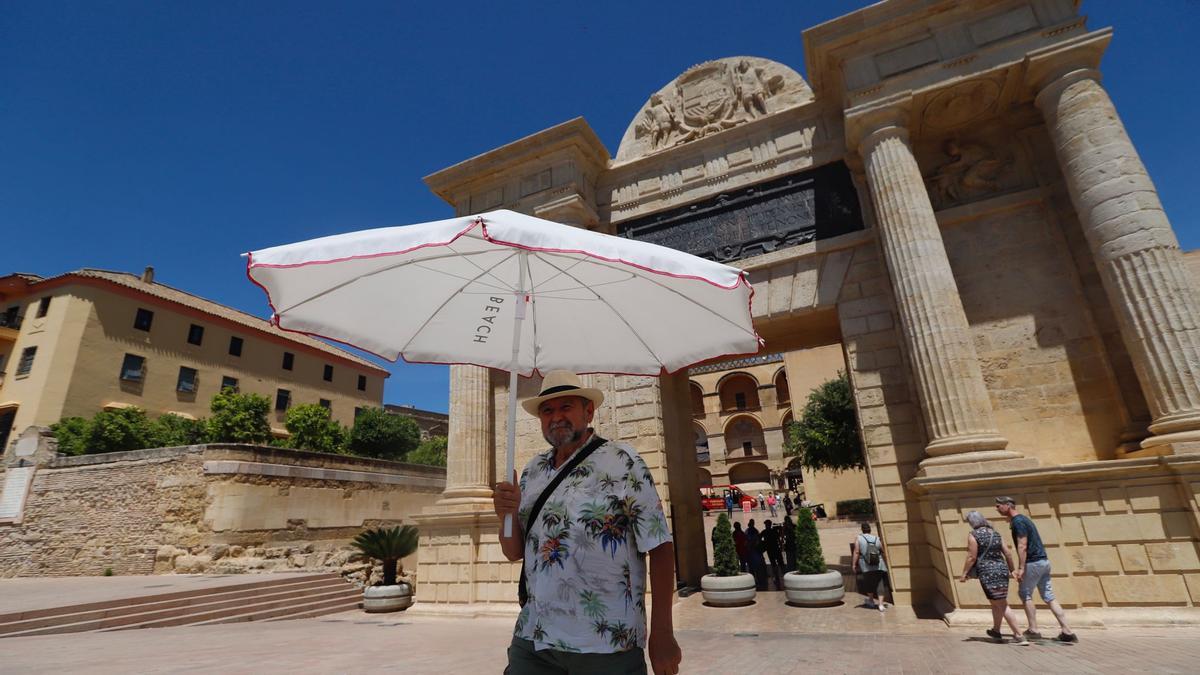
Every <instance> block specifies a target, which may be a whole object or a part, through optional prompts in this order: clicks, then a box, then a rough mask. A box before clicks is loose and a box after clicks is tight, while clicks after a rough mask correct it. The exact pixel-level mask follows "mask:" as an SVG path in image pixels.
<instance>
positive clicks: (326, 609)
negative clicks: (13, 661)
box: [0, 574, 362, 637]
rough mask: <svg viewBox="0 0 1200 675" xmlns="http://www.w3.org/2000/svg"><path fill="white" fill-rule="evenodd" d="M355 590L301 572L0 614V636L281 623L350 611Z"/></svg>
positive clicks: (355, 601) (332, 577)
mask: <svg viewBox="0 0 1200 675" xmlns="http://www.w3.org/2000/svg"><path fill="white" fill-rule="evenodd" d="M361 597H362V595H361V591H360V590H359V589H357V588H355V587H354V586H353V585H351V584H349V583H347V582H346V581H344V580H343V579H342V578H341V577H340V576H338V575H336V574H306V575H298V576H291V575H289V577H288V578H286V579H267V580H263V581H253V582H248V583H244V584H235V585H227V586H220V587H216V588H209V589H198V590H192V591H180V592H175V593H161V594H156V595H146V596H139V597H132V598H122V599H118V600H109V601H105V602H95V603H85V604H80V605H70V606H63V607H52V608H47V609H38V610H29V611H24V612H15V613H11V614H3V615H0V637H18V636H31V635H52V634H59V633H78V632H85V631H111V630H129V629H132V628H158V627H165V626H186V625H196V624H212V623H227V622H232V621H256V620H264V619H272V620H282V619H289V618H302V617H311V616H321V615H323V614H330V613H334V612H341V611H345V610H348V609H354V608H355V607H357V606H358V603H359V602H360V600H361Z"/></svg>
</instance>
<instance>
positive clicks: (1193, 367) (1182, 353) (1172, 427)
mask: <svg viewBox="0 0 1200 675" xmlns="http://www.w3.org/2000/svg"><path fill="white" fill-rule="evenodd" d="M1098 77H1099V73H1098V72H1097V71H1096V70H1093V69H1090V68H1077V69H1069V70H1067V72H1064V73H1061V74H1057V75H1056V76H1054V77H1050V78H1047V81H1046V82H1045V83H1042V84H1041V86H1040V87H1038V89H1039V93H1038V95H1037V98H1036V103H1037V106H1038V108H1039V109H1040V110H1041V111H1042V115H1043V116H1044V117H1045V119H1046V125H1047V127H1048V129H1049V132H1050V136H1051V138H1052V139H1053V142H1054V151H1055V153H1056V154H1057V156H1058V162H1059V165H1060V166H1061V168H1062V172H1063V176H1064V178H1065V179H1066V184H1067V189H1068V191H1069V193H1070V195H1071V202H1072V203H1073V204H1074V206H1075V211H1076V213H1078V215H1079V220H1080V223H1081V224H1082V226H1083V231H1084V235H1085V236H1086V238H1087V241H1088V245H1089V246H1090V247H1091V251H1092V255H1093V257H1094V258H1095V261H1096V267H1097V268H1099V270H1100V276H1101V278H1102V279H1103V283H1104V287H1105V290H1106V291H1107V293H1108V297H1109V302H1111V303H1112V305H1113V308H1114V310H1115V311H1116V315H1117V318H1118V322H1119V323H1120V328H1121V336H1122V337H1123V338H1124V340H1125V345H1126V348H1127V349H1128V351H1129V354H1130V356H1131V358H1132V360H1133V365H1134V369H1135V370H1136V372H1137V376H1138V380H1139V381H1140V383H1141V386H1142V391H1143V393H1144V394H1145V396H1146V401H1147V403H1148V404H1149V406H1150V413H1151V417H1152V419H1153V421H1152V422H1151V424H1150V433H1151V434H1154V436H1151V437H1150V438H1148V439H1146V440H1145V441H1143V442H1142V446H1143V447H1146V448H1149V447H1154V446H1158V445H1165V444H1169V443H1172V442H1177V441H1182V442H1187V441H1191V442H1195V441H1197V440H1200V300H1198V299H1197V297H1198V296H1197V294H1198V293H1200V291H1198V290H1197V288H1196V286H1195V284H1194V282H1193V281H1192V279H1191V278H1190V277H1189V276H1188V271H1187V269H1186V268H1185V267H1184V263H1183V256H1182V253H1181V252H1180V250H1179V242H1178V240H1177V239H1176V238H1175V232H1174V231H1173V230H1172V229H1171V224H1170V222H1169V221H1168V220H1167V215H1166V213H1165V212H1164V211H1163V208H1162V203H1161V202H1160V201H1159V199H1158V192H1157V191H1156V190H1155V188H1154V184H1153V183H1152V182H1151V180H1150V176H1149V174H1148V173H1147V172H1146V167H1145V166H1144V165H1143V164H1142V160H1141V158H1140V157H1138V154H1137V150H1135V149H1134V147H1133V143H1132V142H1131V141H1130V140H1129V135H1128V134H1127V133H1126V131H1125V126H1124V125H1123V124H1122V123H1121V119H1120V117H1118V116H1117V110H1116V108H1115V107H1114V106H1113V102H1112V99H1110V98H1109V96H1108V92H1106V91H1105V90H1104V87H1102V86H1101V85H1100V82H1099V81H1098Z"/></svg>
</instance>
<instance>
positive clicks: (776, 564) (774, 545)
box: [762, 520, 783, 591]
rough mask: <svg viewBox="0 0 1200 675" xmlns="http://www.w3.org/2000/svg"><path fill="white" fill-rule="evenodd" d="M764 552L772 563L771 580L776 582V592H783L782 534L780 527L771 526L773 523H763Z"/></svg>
mask: <svg viewBox="0 0 1200 675" xmlns="http://www.w3.org/2000/svg"><path fill="white" fill-rule="evenodd" d="M762 541H763V551H764V552H765V553H766V554H767V558H768V559H769V560H770V561H771V578H773V579H774V580H775V590H777V591H782V590H783V547H782V544H783V542H781V541H780V532H779V527H778V526H773V525H771V521H769V520H768V521H766V522H764V523H763V533H762Z"/></svg>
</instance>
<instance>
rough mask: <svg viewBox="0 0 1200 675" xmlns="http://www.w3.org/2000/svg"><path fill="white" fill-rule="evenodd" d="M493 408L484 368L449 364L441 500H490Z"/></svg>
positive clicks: (489, 385)
mask: <svg viewBox="0 0 1200 675" xmlns="http://www.w3.org/2000/svg"><path fill="white" fill-rule="evenodd" d="M492 410H493V406H492V384H491V379H490V378H489V377H488V370H487V368H481V367H479V366H450V429H449V437H448V438H447V441H446V491H445V492H444V493H442V500H441V501H442V502H443V503H446V502H458V501H473V500H479V499H491V496H492V475H493V472H492V462H493V459H492V458H493V452H492V443H493V433H492ZM510 480H511V479H510Z"/></svg>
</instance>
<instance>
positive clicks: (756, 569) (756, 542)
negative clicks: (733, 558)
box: [746, 518, 767, 591]
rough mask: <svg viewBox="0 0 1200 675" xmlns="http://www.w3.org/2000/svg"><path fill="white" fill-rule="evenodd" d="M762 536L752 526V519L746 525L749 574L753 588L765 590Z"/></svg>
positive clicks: (765, 576) (765, 566)
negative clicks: (751, 576)
mask: <svg viewBox="0 0 1200 675" xmlns="http://www.w3.org/2000/svg"><path fill="white" fill-rule="evenodd" d="M762 546H763V543H762V534H761V533H759V531H758V528H757V527H755V526H754V519H753V518H751V519H750V522H748V523H746V552H747V553H748V554H749V555H750V573H751V574H753V575H754V587H755V588H756V589H758V590H760V591H765V590H767V563H766V561H765V560H763V548H762Z"/></svg>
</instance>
